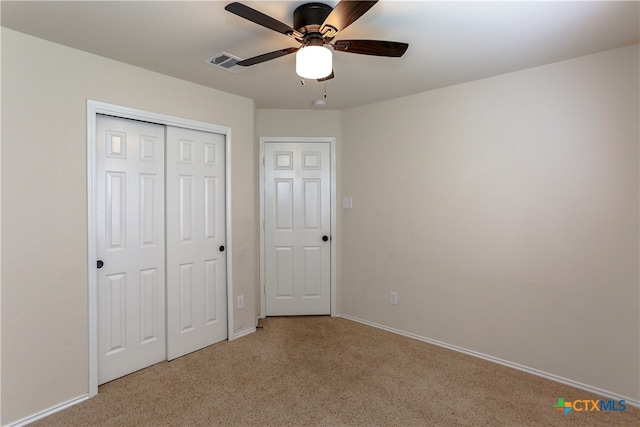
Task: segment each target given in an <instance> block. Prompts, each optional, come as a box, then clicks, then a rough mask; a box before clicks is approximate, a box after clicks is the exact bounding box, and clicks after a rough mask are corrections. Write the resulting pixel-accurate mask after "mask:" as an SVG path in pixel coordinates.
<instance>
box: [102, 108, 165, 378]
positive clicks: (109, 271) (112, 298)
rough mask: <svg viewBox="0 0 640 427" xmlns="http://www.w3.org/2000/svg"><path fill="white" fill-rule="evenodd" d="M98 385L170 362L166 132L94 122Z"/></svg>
mask: <svg viewBox="0 0 640 427" xmlns="http://www.w3.org/2000/svg"><path fill="white" fill-rule="evenodd" d="M96 131H97V132H96V133H97V138H96V144H97V147H96V153H97V155H96V191H97V197H96V199H97V201H96V202H97V203H96V205H97V206H96V208H97V209H96V224H98V227H97V236H96V237H97V239H96V240H97V246H98V247H97V254H98V259H99V260H101V261H103V263H104V264H103V267H102V268H100V269H98V277H97V278H98V353H99V355H98V383H99V384H102V383H105V382H107V381H111V380H112V379H115V378H118V377H121V376H123V375H126V374H129V373H131V372H133V371H136V370H138V369H142V368H144V367H146V366H149V365H152V364H154V363H157V362H160V361H162V360H165V346H166V341H165V265H164V260H165V244H164V227H165V222H164V126H160V125H154V124H149V123H142V122H136V121H132V120H126V119H118V118H114V117H108V116H101V115H98V116H97V123H96Z"/></svg>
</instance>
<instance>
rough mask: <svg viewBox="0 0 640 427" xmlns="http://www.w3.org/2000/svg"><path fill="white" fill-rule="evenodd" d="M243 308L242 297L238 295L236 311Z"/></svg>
mask: <svg viewBox="0 0 640 427" xmlns="http://www.w3.org/2000/svg"><path fill="white" fill-rule="evenodd" d="M243 308H244V295H238V310H240V309H243Z"/></svg>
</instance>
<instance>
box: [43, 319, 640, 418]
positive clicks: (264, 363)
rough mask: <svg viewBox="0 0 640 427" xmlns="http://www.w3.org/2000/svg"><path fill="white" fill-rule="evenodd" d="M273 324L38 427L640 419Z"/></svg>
mask: <svg viewBox="0 0 640 427" xmlns="http://www.w3.org/2000/svg"><path fill="white" fill-rule="evenodd" d="M261 325H262V326H263V329H259V330H258V331H257V332H256V333H254V334H251V335H249V336H246V337H243V338H240V339H238V340H235V341H232V342H227V341H225V342H221V343H219V344H216V345H213V346H211V347H208V348H206V349H203V350H200V351H197V352H195V353H192V354H190V355H187V356H184V357H181V358H179V359H176V360H174V361H172V362H163V363H159V364H157V365H154V366H151V367H149V368H147V369H144V370H142V371H138V372H135V373H133V374H131V375H128V376H126V377H123V378H120V379H118V380H115V381H112V382H110V383H108V384H105V385H103V386H101V387H100V389H99V394H98V396H96V397H94V398H93V399H90V400H88V401H86V402H83V403H81V404H79V405H76V406H74V407H72V408H69V409H67V410H65V411H62V412H59V413H57V414H54V415H51V416H49V417H47V418H44V419H42V420H39V421H38V422H36V423H34V424H33V425H39V426H62V425H65V426H93V425H104V426H215V425H224V426H254V425H261V426H263V425H264V426H305V425H307V426H308V425H313V426H315V425H326V426H343V425H358V426H375V425H380V426H435V425H438V426H564V425H571V426H574V425H575V426H591V425H593V426H613V425H624V426H638V425H640V410H638V409H636V408H633V407H631V406H627V409H626V410H625V411H623V412H613V411H601V412H576V411H571V412H569V414H567V415H566V416H565V415H563V413H562V412H559V411H557V410H556V409H554V405H555V404H556V402H557V401H558V398H559V397H563V398H564V399H565V400H567V401H573V400H576V399H593V400H597V399H601V397H599V396H595V395H592V394H590V393H587V392H585V391H582V390H578V389H574V388H572V387H568V386H565V385H562V384H558V383H555V382H553V381H548V380H545V379H542V378H539V377H536V376H533V375H530V374H527V373H524V372H520V371H517V370H514V369H510V368H507V367H504V366H501V365H497V364H494V363H491V362H487V361H484V360H481V359H477V358H474V357H471V356H467V355H464V354H460V353H456V352H453V351H450V350H446V349H443V348H440V347H436V346H433V345H430V344H426V343H423V342H420V341H416V340H413V339H410V338H406V337H402V336H398V335H395V334H392V333H389V332H386V331H382V330H379V329H375V328H372V327H369V326H366V325H362V324H359V323H356V322H352V321H349V320H345V319H341V318H330V317H275V318H267V319H265V320H263V321H261Z"/></svg>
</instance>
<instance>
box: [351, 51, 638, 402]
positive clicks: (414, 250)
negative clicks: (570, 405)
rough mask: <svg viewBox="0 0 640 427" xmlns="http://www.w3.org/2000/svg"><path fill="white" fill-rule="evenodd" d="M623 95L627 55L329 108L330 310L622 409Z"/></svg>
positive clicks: (631, 341) (634, 269)
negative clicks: (335, 174)
mask: <svg viewBox="0 0 640 427" xmlns="http://www.w3.org/2000/svg"><path fill="white" fill-rule="evenodd" d="M638 82H639V74H638V46H637V45H636V46H632V47H628V48H623V49H617V50H613V51H607V52H604V53H600V54H596V55H590V56H586V57H581V58H577V59H573V60H569V61H564V62H559V63H556V64H551V65H548V66H543V67H538V68H534V69H529V70H525V71H520V72H515V73H512V74H507V75H502V76H498V77H494V78H489V79H485V80H481V81H476V82H471V83H467V84H461V85H457V86H452V87H448V88H444V89H440V90H434V91H431V92H426V93H422V94H417V95H413V96H410V97H406V98H401V99H396V100H392V101H388V102H383V103H379V104H375V105H369V106H364V107H361V108H354V109H350V110H347V111H344V112H343V117H342V123H343V126H342V137H343V141H342V158H341V163H342V189H343V192H344V194H345V195H350V196H353V209H351V210H344V211H343V212H342V214H343V215H342V229H343V235H342V238H343V241H342V249H343V252H342V253H343V256H342V258H341V265H342V294H341V296H342V310H341V311H342V313H344V314H346V315H350V316H354V317H357V318H360V319H364V320H366V321H369V322H376V323H379V324H382V325H385V326H388V327H392V328H397V329H399V330H403V331H406V332H410V333H413V334H417V335H419V336H422V337H426V338H430V339H434V340H439V341H442V342H444V343H448V344H452V345H456V346H460V347H463V348H465V349H469V350H473V351H476V352H480V353H483V354H486V355H490V356H493V357H497V358H501V359H505V360H507V361H510V362H514V363H518V364H522V365H525V366H528V367H531V368H535V369H539V370H542V371H545V372H547V373H551V374H555V375H558V376H560V377H564V378H567V379H570V380H573V381H578V382H581V383H584V384H588V385H590V386H593V387H597V388H600V389H603V390H606V391H609V392H613V393H617V394H619V395H622V396H627V397H630V398H633V399H635V400H636V401H637V400H638V399H639V398H640V395H639V393H640V388H639V383H638V381H639V378H640V372H639V361H640V355H639V347H640V343H639V338H640V330H639V325H638V323H639V322H638V319H639V313H640V311H639V307H638V305H639V277H638V269H639V263H638V256H639V250H638V246H639V240H638V237H639V234H638V232H639V220H638V213H639V200H638V196H639V179H638V174H639V171H638V164H639V163H638V156H639V152H638V141H639V130H638V129H639V115H640V111H639V106H638V103H639V100H638V96H639V95H638V94H639V87H638V86H639V83H638ZM390 291H397V292H398V293H399V303H398V305H396V306H393V305H391V304H390V303H389V292H390Z"/></svg>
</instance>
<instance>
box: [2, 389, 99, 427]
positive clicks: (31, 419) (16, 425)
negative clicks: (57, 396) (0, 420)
mask: <svg viewBox="0 0 640 427" xmlns="http://www.w3.org/2000/svg"><path fill="white" fill-rule="evenodd" d="M87 399H89V394H85V395H82V396H80V397H76V398H75V399H71V400H69V401H67V402H64V403H61V404H59V405H56V406H52V407H51V408H49V409H45V410H44V411H41V412H38V413H37V414H33V415H29V416H28V417H26V418H23V419H21V420H18V421H14V422H12V423H11V424H7V426H8V427H22V426H25V425H27V424H30V423H33V422H35V421H38V420H39V419H42V418H44V417H48V416H49V415H52V414H55V413H56V412H60V411H62V410H63V409H67V408H69V407H71V406H73V405H77V404H78V403H80V402H84V401H85V400H87Z"/></svg>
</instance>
